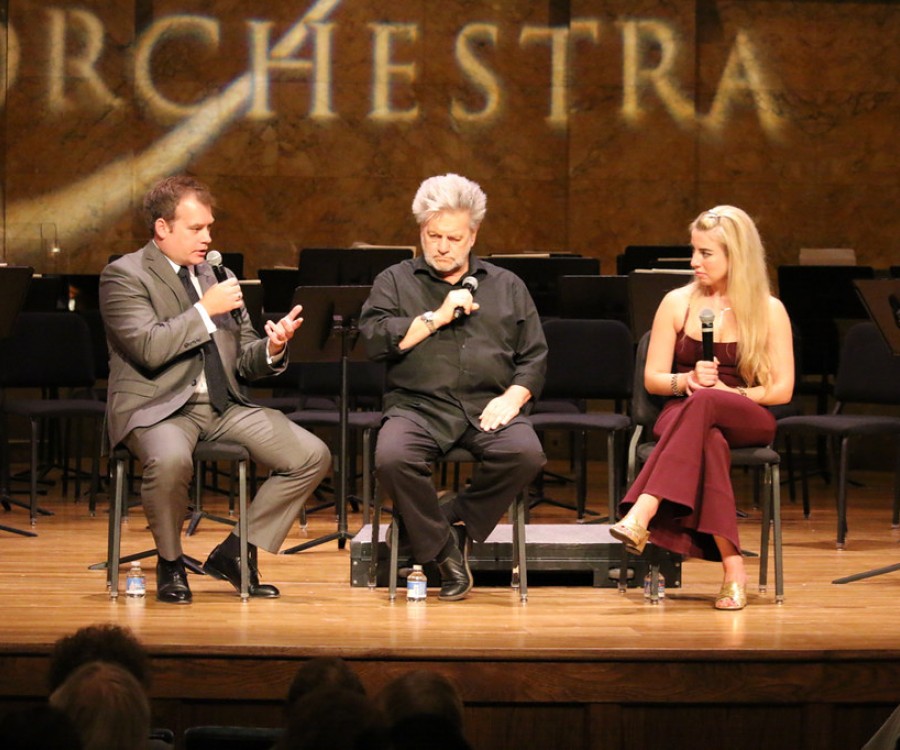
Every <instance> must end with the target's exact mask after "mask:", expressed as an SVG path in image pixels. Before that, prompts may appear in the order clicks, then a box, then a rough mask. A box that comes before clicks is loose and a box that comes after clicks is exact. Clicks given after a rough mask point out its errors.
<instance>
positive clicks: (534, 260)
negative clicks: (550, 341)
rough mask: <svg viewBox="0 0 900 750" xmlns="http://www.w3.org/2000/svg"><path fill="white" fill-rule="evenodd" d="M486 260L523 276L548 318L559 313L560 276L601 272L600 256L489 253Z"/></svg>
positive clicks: (542, 314)
mask: <svg viewBox="0 0 900 750" xmlns="http://www.w3.org/2000/svg"><path fill="white" fill-rule="evenodd" d="M485 260H487V261H488V262H490V263H493V264H494V265H496V266H500V267H501V268H506V269H507V270H509V271H512V272H513V273H514V274H516V276H518V277H519V278H520V279H522V281H524V282H525V286H526V287H528V291H529V293H530V294H531V298H532V299H533V300H534V306H535V307H536V308H537V311H538V314H539V315H540V316H541V317H544V318H551V317H555V316H557V315H559V279H560V277H562V276H573V275H578V276H588V275H594V276H596V275H599V274H600V259H599V258H587V257H583V256H581V255H538V254H535V255H533V256H527V255H489V256H488V257H487V258H485Z"/></svg>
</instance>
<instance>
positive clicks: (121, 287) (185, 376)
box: [100, 242, 287, 445]
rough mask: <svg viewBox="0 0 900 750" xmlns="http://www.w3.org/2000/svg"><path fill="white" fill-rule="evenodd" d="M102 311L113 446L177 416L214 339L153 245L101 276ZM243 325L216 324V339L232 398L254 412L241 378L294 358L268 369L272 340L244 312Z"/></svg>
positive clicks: (207, 279) (224, 318)
mask: <svg viewBox="0 0 900 750" xmlns="http://www.w3.org/2000/svg"><path fill="white" fill-rule="evenodd" d="M196 272H197V278H198V279H199V281H200V287H201V289H204V290H205V289H207V288H208V287H210V286H212V285H213V284H215V283H216V278H215V275H214V274H213V272H212V269H211V268H210V267H209V265H208V264H206V263H201V264H199V265H198V266H197V268H196ZM100 311H101V313H102V315H103V323H104V326H105V328H106V336H107V340H108V342H109V381H108V386H109V403H108V406H107V421H108V428H109V439H110V444H111V445H117V444H118V443H120V442H121V441H122V439H123V438H124V437H125V436H126V435H128V433H129V432H131V431H132V430H133V429H135V428H136V427H149V426H150V425H154V424H156V423H158V422H160V421H162V420H163V419H166V418H167V417H169V416H171V415H172V414H174V413H175V412H176V411H178V409H180V408H181V407H182V406H184V404H185V403H186V402H187V400H188V399H189V398H190V397H191V395H192V394H193V393H194V390H195V388H196V386H197V379H198V378H199V377H200V374H201V373H202V372H203V357H202V352H201V347H202V346H203V345H204V344H205V343H206V342H207V341H209V339H210V335H209V333H207V331H206V325H205V324H204V322H203V318H202V317H201V315H200V313H199V312H198V311H197V310H196V309H195V308H194V307H193V305H192V304H191V302H190V300H189V299H188V296H187V292H186V291H185V289H184V286H182V283H181V280H180V279H179V278H178V275H177V274H176V273H175V271H174V270H173V269H172V265H171V264H170V263H169V260H168V259H167V258H166V256H165V255H164V254H163V253H162V251H161V250H160V249H159V248H158V247H157V246H156V245H155V244H154V243H153V242H150V243H148V244H147V245H145V246H144V247H143V248H142V249H140V250H138V251H137V252H134V253H130V254H128V255H124V256H122V257H121V258H119V259H118V260H116V261H115V262H113V263H110V264H109V265H108V266H107V267H106V268H105V269H103V273H102V274H101V275H100ZM242 318H243V321H242V323H241V325H238V324H237V322H236V321H235V320H234V319H233V318H232V317H231V316H230V315H228V314H226V315H217V316H215V317H214V318H213V322H214V323H215V324H216V327H217V329H218V330H216V331H215V333H214V334H213V337H214V339H215V342H216V346H217V347H218V349H219V354H220V355H221V358H222V363H223V364H224V366H225V372H226V374H227V376H228V385H229V391H231V394H232V396H233V397H234V399H235V400H236V401H238V402H240V403H243V404H246V405H250V402H249V401H248V400H247V398H246V397H245V395H244V394H243V393H242V391H241V387H240V385H239V383H238V380H237V378H238V377H240V378H242V379H243V380H245V381H250V380H254V379H256V378H260V377H263V376H266V375H272V374H274V373H276V372H280V371H281V370H283V369H284V368H285V367H286V366H287V357H286V356H285V358H284V359H283V360H282V361H281V362H280V363H279V365H278V366H276V367H272V366H270V365H269V364H268V363H267V362H266V345H267V342H268V339H267V338H260V336H259V334H258V333H257V332H256V331H255V330H254V329H253V326H252V325H251V323H250V316H249V315H248V314H247V311H246V310H242Z"/></svg>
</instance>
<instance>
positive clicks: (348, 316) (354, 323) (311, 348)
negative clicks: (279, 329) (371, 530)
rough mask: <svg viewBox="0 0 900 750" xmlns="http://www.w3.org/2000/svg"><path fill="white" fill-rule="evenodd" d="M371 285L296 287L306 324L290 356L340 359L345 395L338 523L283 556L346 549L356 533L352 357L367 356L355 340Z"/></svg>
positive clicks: (295, 358) (299, 359)
mask: <svg viewBox="0 0 900 750" xmlns="http://www.w3.org/2000/svg"><path fill="white" fill-rule="evenodd" d="M371 289H372V287H371V286H298V287H297V288H296V290H295V291H294V301H293V304H294V305H302V306H303V312H302V313H301V314H300V315H301V317H302V318H303V325H302V326H300V329H299V330H298V331H297V333H296V334H294V337H293V338H292V339H291V342H290V344H289V347H290V348H289V356H290V358H291V360H292V361H293V362H340V363H341V395H340V399H339V404H338V410H339V411H338V415H339V416H338V418H339V422H338V423H339V435H340V437H339V443H338V487H337V507H338V528H337V531H336V532H334V533H332V534H326V535H325V536H321V537H319V538H317V539H311V540H310V541H308V542H304V543H303V544H298V545H296V546H295V547H291V548H290V549H286V550H282V552H281V553H280V554H282V555H292V554H294V553H296V552H302V551H303V550H306V549H310V548H312V547H316V546H318V545H320V544H324V543H326V542H331V541H334V540H337V542H338V547H340V548H341V549H343V548H344V546H345V542H346V541H347V540H348V539H352V538H353V535H352V534H350V533H349V532H348V531H347V494H348V491H347V487H348V478H349V473H348V467H347V456H348V453H349V439H348V438H349V428H348V424H347V423H348V417H347V414H348V408H349V398H350V386H349V381H350V369H349V364H350V360H351V359H352V360H354V361H367V360H368V357H367V356H366V354H365V352H364V351H363V350H362V349H361V348H357V347H356V342H357V340H358V339H359V315H360V312H361V311H362V306H363V303H364V302H365V301H366V299H367V298H368V296H369V292H370V291H371Z"/></svg>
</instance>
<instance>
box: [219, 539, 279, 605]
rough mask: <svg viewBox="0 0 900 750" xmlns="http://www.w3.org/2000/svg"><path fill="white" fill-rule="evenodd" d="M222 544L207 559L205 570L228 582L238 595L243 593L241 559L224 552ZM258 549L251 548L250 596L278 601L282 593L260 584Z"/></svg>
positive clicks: (267, 585)
mask: <svg viewBox="0 0 900 750" xmlns="http://www.w3.org/2000/svg"><path fill="white" fill-rule="evenodd" d="M221 548H222V545H221V544H220V545H219V546H218V547H216V548H215V549H214V550H213V551H212V552H210V553H209V557H207V558H206V562H205V563H203V570H204V571H205V572H206V573H208V574H209V575H211V576H212V577H213V578H218V579H219V580H221V581H228V583H230V584H231V585H232V586H234V588H235V589H236V590H237V592H238V593H240V591H241V558H240V555H238V556H235V557H232V556H230V555H227V554H225V553H224V552H222V549H221ZM255 552H256V548H255V547H251V548H250V554H249V555H248V557H249V562H250V576H249V580H248V584H249V585H248V591H249V593H250V596H255V597H259V598H261V599H277V598H278V597H279V596H281V592H280V591H279V590H278V589H277V588H275V587H274V586H271V585H269V584H261V583H260V582H259V571H258V570H257V568H256V555H255Z"/></svg>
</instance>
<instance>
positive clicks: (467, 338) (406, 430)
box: [360, 174, 547, 601]
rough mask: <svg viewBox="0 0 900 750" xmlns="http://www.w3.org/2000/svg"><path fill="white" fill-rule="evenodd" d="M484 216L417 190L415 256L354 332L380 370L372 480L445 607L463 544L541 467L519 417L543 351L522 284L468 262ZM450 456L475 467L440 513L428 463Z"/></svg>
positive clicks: (456, 589)
mask: <svg viewBox="0 0 900 750" xmlns="http://www.w3.org/2000/svg"><path fill="white" fill-rule="evenodd" d="M486 204H487V198H486V197H485V194H484V192H483V191H482V190H481V188H480V187H479V186H478V185H477V184H476V183H474V182H472V181H471V180H468V179H466V178H465V177H461V176H459V175H455V174H446V175H441V176H438V177H431V178H429V179H427V180H425V182H423V183H422V185H421V186H420V187H419V190H418V192H417V193H416V197H415V200H414V201H413V206H412V208H413V214H414V216H415V218H416V221H417V222H418V223H419V231H420V241H421V246H422V255H421V256H420V257H417V258H413V259H411V260H405V261H402V262H401V263H398V264H396V265H394V266H391V267H390V268H388V269H387V270H385V271H384V272H383V273H381V274H380V275H379V276H378V277H377V278H376V279H375V282H374V285H373V287H372V292H371V294H370V295H369V298H368V300H367V301H366V303H365V305H364V306H363V311H362V317H361V321H360V330H361V332H362V336H363V339H364V341H365V343H366V349H367V351H368V353H369V356H370V357H372V359H374V360H383V361H385V362H386V363H387V392H386V394H385V398H384V411H385V421H384V424H383V425H382V428H381V431H380V433H379V436H378V445H377V448H376V455H375V465H376V470H377V473H378V478H379V481H380V482H381V484H382V486H383V487H384V488H385V491H386V492H387V493H388V495H389V496H390V497H391V498H393V500H394V503H395V505H396V507H397V509H398V510H399V512H400V515H401V517H402V520H403V525H404V528H405V530H406V533H407V534H408V536H409V543H410V545H411V547H412V552H413V556H414V557H415V559H416V560H417V561H419V562H422V563H424V562H428V561H430V560H435V561H436V562H437V564H438V569H439V570H440V573H441V593H440V598H441V599H444V600H447V601H453V600H456V599H462V598H463V597H465V596H466V594H468V592H469V590H470V589H471V588H472V574H471V571H470V570H469V566H468V559H467V551H468V539H467V537H471V538H473V539H476V540H478V541H483V540H484V539H485V538H487V536H488V535H489V534H490V533H491V531H492V530H493V529H494V527H495V526H496V525H497V522H498V521H499V520H500V518H501V517H502V515H503V513H504V511H505V510H506V508H507V507H508V506H509V504H510V502H512V500H513V499H514V498H515V497H516V495H517V494H518V493H519V492H520V491H521V490H522V489H523V488H524V487H526V486H527V485H528V484H529V483H530V482H531V480H532V479H534V477H535V476H536V474H537V472H538V471H540V469H541V467H543V465H544V463H545V462H546V457H545V456H544V452H543V448H542V447H541V443H540V441H539V440H538V437H537V435H536V434H535V432H534V430H533V429H532V427H531V424H530V422H529V421H528V419H527V417H525V416H524V415H523V414H522V409H523V407H524V406H525V405H526V404H527V403H528V401H529V400H531V399H534V398H537V396H538V395H539V393H540V390H541V388H542V387H543V384H544V373H545V370H546V358H547V343H546V341H545V339H544V334H543V331H542V329H541V323H540V319H539V318H538V314H537V310H536V309H535V306H534V302H533V301H532V299H531V296H530V295H529V293H528V290H527V289H526V287H525V284H524V283H523V282H522V281H521V279H519V277H518V276H516V275H515V274H513V273H511V272H509V271H507V270H505V269H502V268H498V267H497V266H495V265H493V264H491V263H487V262H485V261H483V260H481V259H479V258H478V257H476V256H475V255H474V254H473V253H472V247H473V246H474V244H475V238H476V235H477V233H478V227H479V225H480V224H481V221H482V219H483V218H484V214H485V211H486ZM469 277H472V278H474V279H475V283H474V284H473V283H472V282H471V281H470V279H469ZM466 287H469V288H466ZM472 287H475V288H477V293H476V295H473V293H472V291H471V288H472ZM476 296H477V299H478V301H477V302H476V301H475V299H476ZM456 445H458V446H460V447H463V448H466V449H467V450H469V451H470V452H471V453H472V454H473V455H475V457H476V458H477V459H478V461H479V464H478V466H477V468H476V470H475V473H474V476H473V477H472V481H471V483H470V484H469V486H468V487H467V488H466V489H464V490H462V491H461V492H460V493H459V494H458V495H457V496H456V497H455V498H454V499H453V500H452V501H451V502H449V503H446V504H444V505H441V506H439V504H438V497H437V492H436V490H435V487H434V484H433V482H432V479H431V463H432V462H433V461H434V459H435V458H437V457H439V456H440V455H442V454H443V453H446V452H447V451H448V450H449V449H450V448H451V447H453V446H456Z"/></svg>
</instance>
